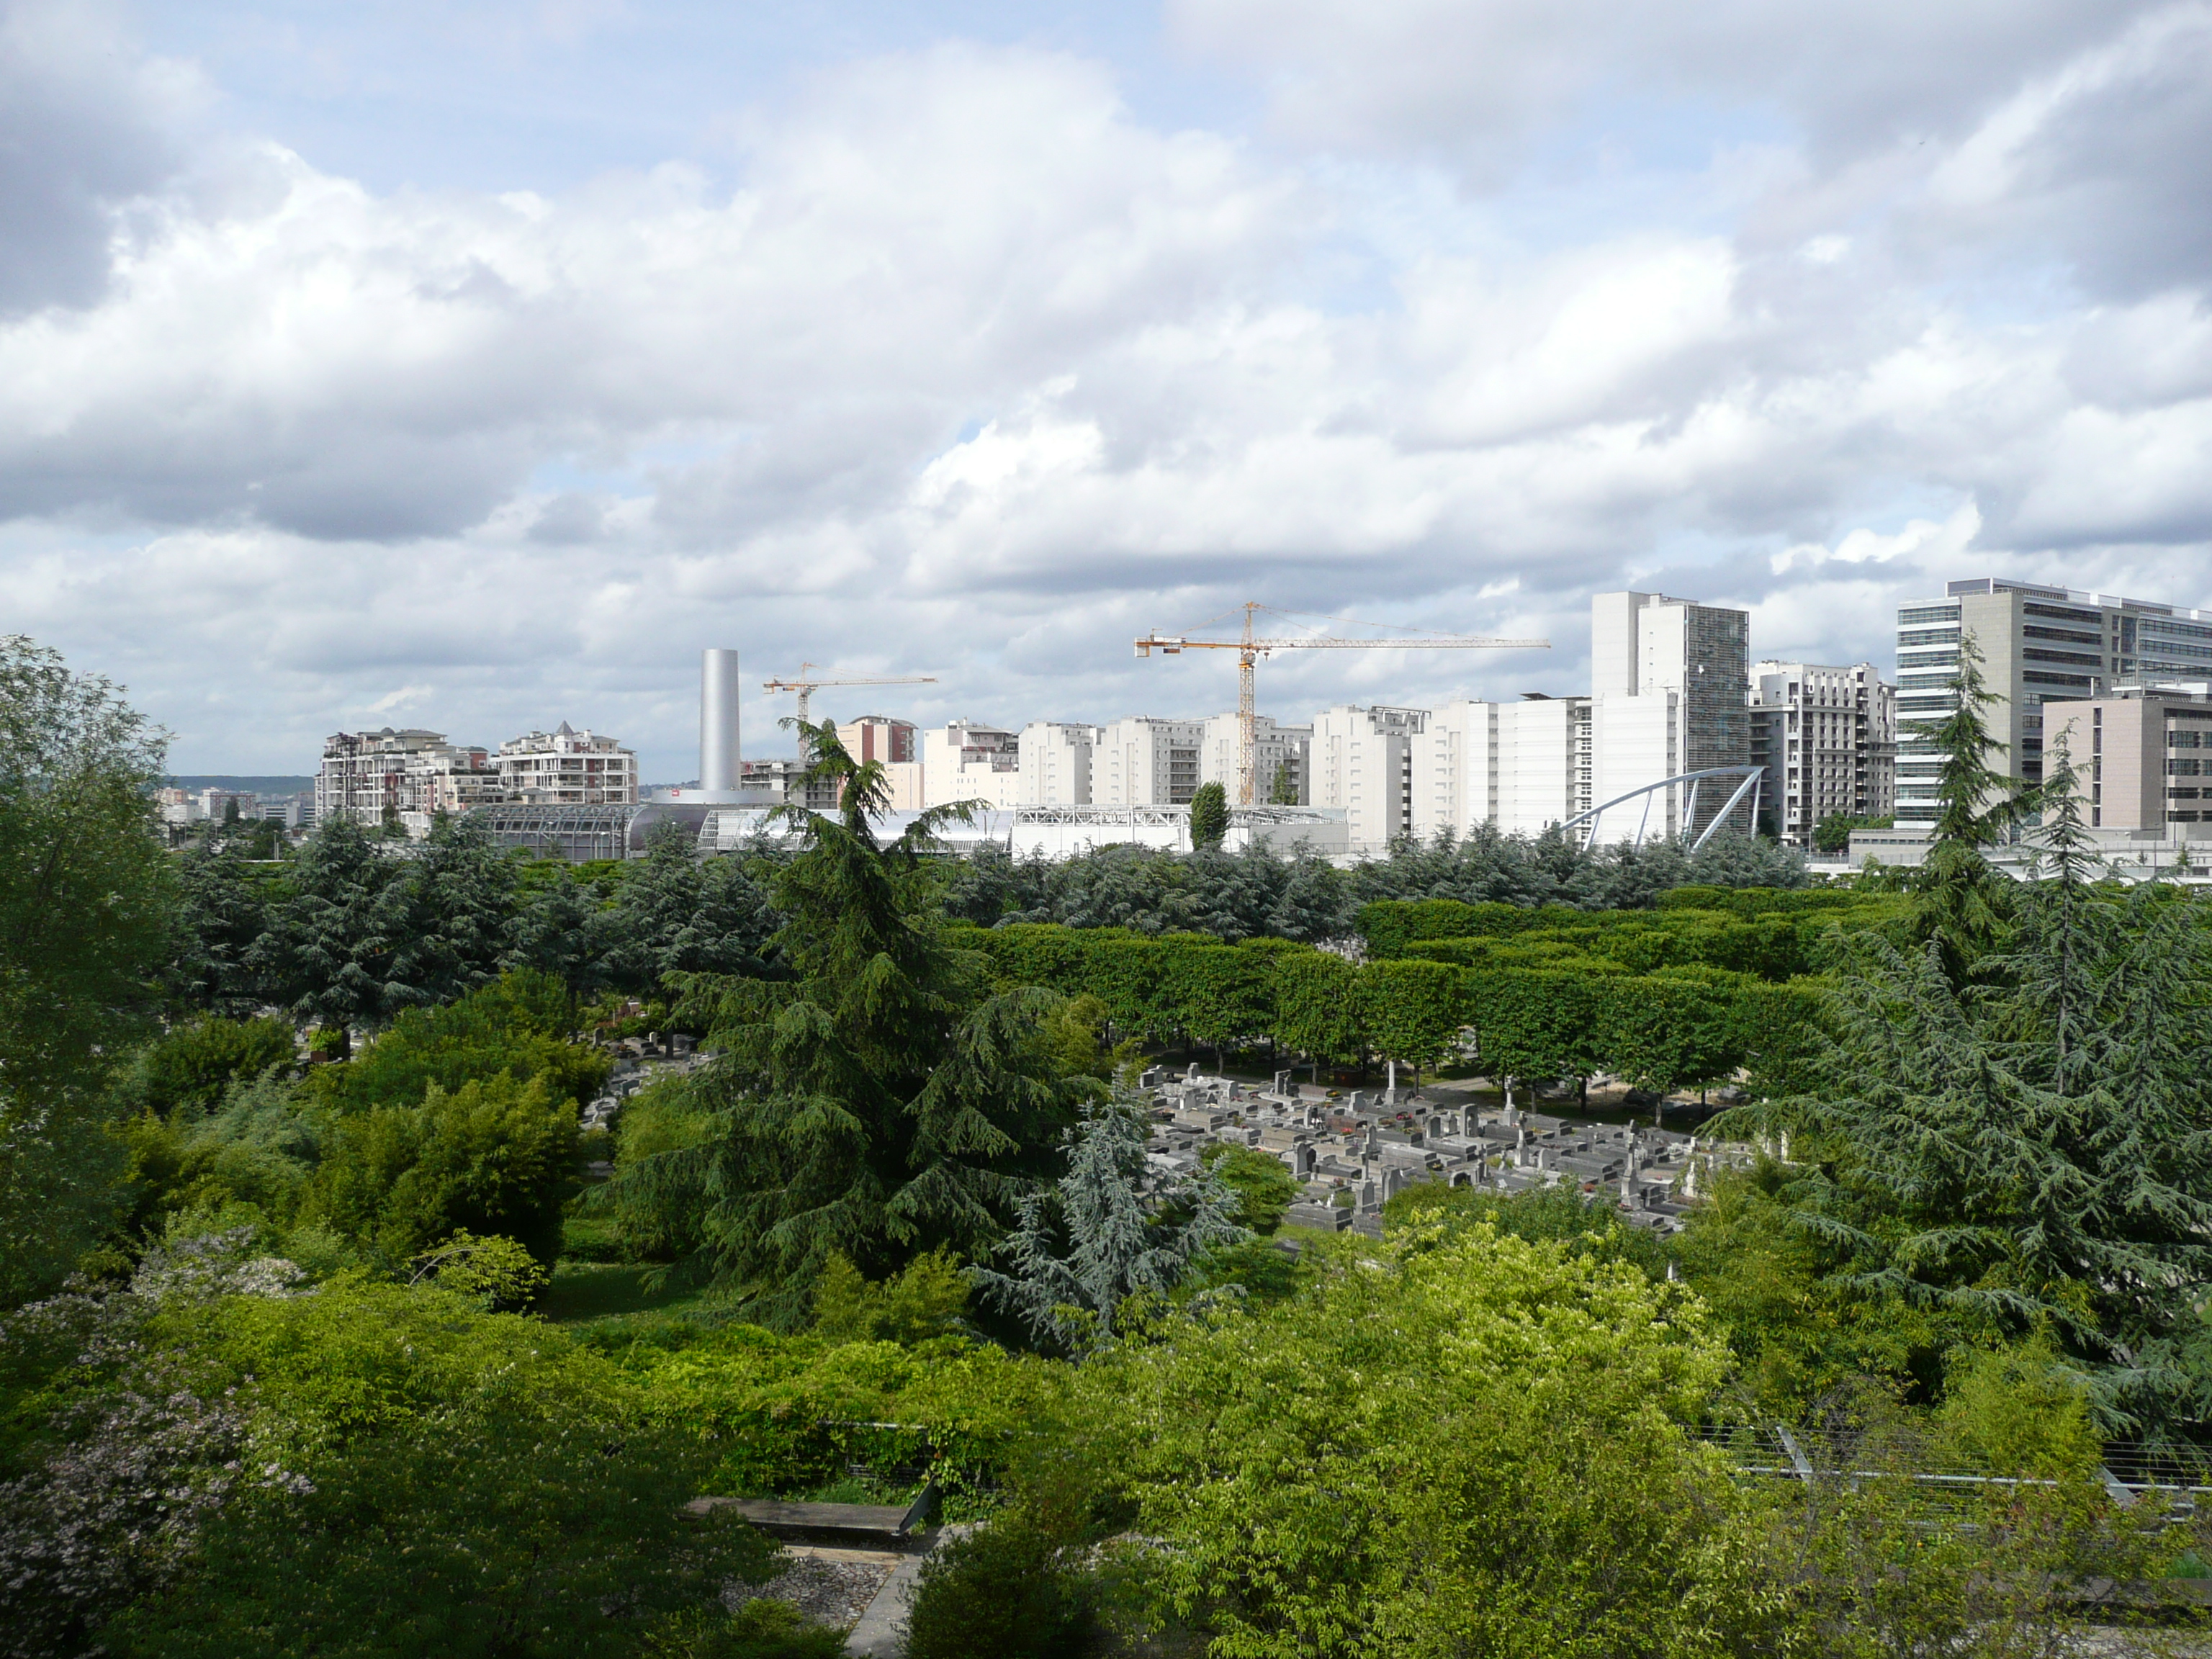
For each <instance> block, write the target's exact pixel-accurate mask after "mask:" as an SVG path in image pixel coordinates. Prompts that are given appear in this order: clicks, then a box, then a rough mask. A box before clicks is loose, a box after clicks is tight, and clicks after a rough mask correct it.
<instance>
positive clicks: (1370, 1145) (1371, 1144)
mask: <svg viewBox="0 0 2212 1659" xmlns="http://www.w3.org/2000/svg"><path fill="white" fill-rule="evenodd" d="M1381 1144H1382V1143H1381V1142H1379V1141H1378V1140H1377V1139H1376V1136H1375V1126H1374V1125H1373V1124H1372V1123H1370V1124H1369V1125H1368V1126H1367V1140H1366V1144H1365V1145H1364V1146H1362V1147H1361V1148H1360V1149H1359V1152H1360V1156H1361V1157H1362V1158H1372V1157H1374V1156H1375V1154H1376V1151H1377V1150H1378V1149H1379V1148H1380V1146H1381Z"/></svg>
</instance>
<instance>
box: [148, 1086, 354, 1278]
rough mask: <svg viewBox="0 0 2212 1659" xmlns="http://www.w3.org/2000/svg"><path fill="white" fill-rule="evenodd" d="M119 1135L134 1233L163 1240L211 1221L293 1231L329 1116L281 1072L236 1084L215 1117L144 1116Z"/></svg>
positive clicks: (213, 1225)
mask: <svg viewBox="0 0 2212 1659" xmlns="http://www.w3.org/2000/svg"><path fill="white" fill-rule="evenodd" d="M322 1139H323V1124H322V1118H321V1115H320V1114H319V1112H317V1111H316V1110H315V1109H314V1108H313V1105H312V1104H311V1103H309V1102H308V1101H307V1098H306V1096H305V1092H304V1091H302V1090H301V1087H300V1086H299V1085H297V1084H295V1083H293V1082H290V1081H289V1080H288V1079H284V1078H283V1077H282V1076H280V1075H278V1074H277V1073H275V1072H274V1071H271V1072H270V1073H265V1074H264V1075H263V1076H261V1077H259V1078H257V1079H253V1080H252V1081H251V1082H245V1083H234V1084H233V1085H231V1086H230V1087H229V1089H228V1091H226V1092H225V1094H224V1096H223V1100H222V1105H220V1106H219V1107H217V1108H216V1110H215V1111H213V1112H212V1113H209V1114H205V1115H200V1114H197V1113H185V1114H179V1115H171V1116H168V1117H162V1116H159V1115H155V1114H154V1113H152V1112H142V1113H140V1114H139V1115H137V1116H136V1117H134V1118H131V1120H129V1121H127V1122H125V1124H124V1125H123V1126H122V1127H121V1128H120V1130H119V1131H118V1140H119V1141H120V1143H121V1145H122V1146H123V1147H124V1148H125V1151H126V1152H127V1154H128V1157H129V1160H130V1162H129V1179H130V1186H131V1192H132V1194H133V1200H132V1209H131V1216H130V1224H131V1225H130V1231H131V1232H132V1233H133V1234H134V1235H136V1236H138V1237H147V1236H156V1237H158V1236H162V1235H166V1234H168V1233H170V1232H172V1231H175V1230H176V1229H178V1228H179V1227H180V1226H185V1227H187V1228H189V1225H190V1224H191V1220H192V1218H197V1220H198V1222H199V1223H200V1224H201V1225H203V1226H204V1227H215V1226H218V1225H246V1224H263V1225H270V1226H273V1227H276V1228H277V1229H280V1230H282V1229H289V1227H290V1225H292V1223H293V1221H294V1219H295V1218H296V1216H297V1214H298V1212H299V1206H300V1200H301V1197H302V1195H303V1194H305V1192H306V1190H307V1181H308V1178H309V1176H311V1175H312V1174H313V1170H314V1166H315V1164H316V1163H317V1161H318V1160H319V1158H320V1157H321V1153H322Z"/></svg>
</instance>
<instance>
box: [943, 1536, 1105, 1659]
mask: <svg viewBox="0 0 2212 1659" xmlns="http://www.w3.org/2000/svg"><path fill="white" fill-rule="evenodd" d="M1062 1543H1063V1540H1062V1539H1060V1538H1058V1537H1055V1536H1054V1528H1052V1527H1051V1525H1050V1524H1049V1522H1048V1520H1047V1519H1046V1518H1045V1517H1042V1516H1038V1515H1036V1513H1035V1512H1034V1511H1033V1510H1027V1509H1024V1510H1014V1511H1012V1512H1011V1513H1008V1514H1005V1515H1002V1516H1000V1517H998V1518H997V1519H996V1520H994V1521H993V1522H991V1523H990V1524H989V1525H987V1526H985V1527H982V1528H978V1529H977V1530H976V1531H975V1532H971V1533H969V1534H968V1535H967V1536H965V1537H963V1538H960V1539H957V1540H955V1541H952V1542H951V1543H950V1544H946V1545H945V1546H943V1547H939V1549H937V1550H936V1551H934V1552H933V1553H931V1555H930V1556H929V1558H928V1559H927V1560H926V1561H924V1562H923V1563H922V1568H921V1582H920V1583H918V1584H917V1585H916V1586H915V1597H914V1605H913V1610H912V1613H911V1614H910V1616H909V1618H908V1624H907V1644H906V1652H907V1659H1082V1656H1084V1655H1085V1654H1088V1653H1093V1652H1098V1651H1101V1650H1102V1638H1103V1632H1102V1631H1101V1629H1100V1621H1099V1618H1098V1608H1097V1601H1098V1599H1099V1598H1098V1594H1097V1588H1096V1581H1095V1580H1094V1579H1093V1578H1092V1577H1091V1576H1090V1575H1088V1574H1086V1573H1085V1572H1084V1571H1082V1569H1081V1568H1080V1567H1079V1565H1077V1564H1076V1562H1075V1561H1074V1560H1072V1559H1070V1553H1069V1552H1067V1551H1066V1550H1065V1549H1064V1548H1062V1547H1061V1546H1062Z"/></svg>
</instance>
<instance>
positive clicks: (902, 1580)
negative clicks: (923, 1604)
mask: <svg viewBox="0 0 2212 1659" xmlns="http://www.w3.org/2000/svg"><path fill="white" fill-rule="evenodd" d="M973 1530H974V1528H971V1527H965V1526H959V1527H940V1528H938V1531H937V1535H936V1536H935V1537H934V1538H933V1539H931V1540H930V1541H929V1547H928V1549H927V1550H925V1551H923V1552H922V1553H920V1554H918V1555H908V1556H906V1557H903V1558H902V1559H901V1560H900V1562H899V1564H898V1565H896V1567H893V1568H892V1569H891V1576H890V1577H889V1578H887V1579H885V1580H884V1587H883V1588H882V1589H879V1590H878V1591H877V1592H876V1599H875V1600H874V1601H871V1602H869V1603H868V1607H867V1611H866V1612H865V1613H862V1614H861V1615H860V1623H858V1624H857V1625H855V1626H853V1628H852V1629H851V1630H850V1631H848V1632H846V1636H845V1651H846V1653H847V1654H848V1655H850V1656H852V1659H902V1656H903V1655H904V1654H905V1652H906V1610H907V1604H908V1601H911V1600H912V1599H913V1595H914V1588H915V1585H916V1584H917V1583H920V1582H921V1564H922V1563H923V1562H924V1561H926V1560H927V1559H929V1558H930V1557H931V1556H932V1555H934V1554H935V1553H937V1552H938V1551H939V1550H941V1549H943V1548H944V1547H945V1546H946V1545H947V1544H949V1543H951V1541H953V1540H954V1539H956V1538H963V1537H965V1536H966V1535H967V1534H969V1532H971V1531H973Z"/></svg>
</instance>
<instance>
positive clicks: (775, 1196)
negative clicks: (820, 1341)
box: [602, 720, 1081, 1326]
mask: <svg viewBox="0 0 2212 1659" xmlns="http://www.w3.org/2000/svg"><path fill="white" fill-rule="evenodd" d="M805 738H806V741H807V745H808V748H807V752H808V753H810V754H811V757H812V759H811V765H810V767H809V769H808V770H807V772H806V774H805V781H806V782H807V783H810V784H828V785H831V786H835V787H837V788H838V790H839V791H840V793H839V807H838V811H837V812H836V815H835V816H829V815H823V814H817V813H812V812H810V811H806V810H805V809H804V808H800V807H793V808H789V809H787V821H789V822H793V823H795V824H796V825H797V826H798V827H799V829H800V830H801V832H802V833H803V834H804V836H805V838H806V842H807V845H806V847H805V850H804V851H802V852H800V853H799V854H797V855H796V856H794V857H793V858H791V859H789V860H787V861H786V862H784V863H783V864H781V866H776V867H775V868H773V869H771V870H767V871H765V872H764V873H766V875H767V877H768V879H769V890H770V897H771V899H772V901H773V902H774V904H775V909H776V911H777V912H778V913H779V915H781V917H782V923H781V927H779V928H778V930H777V932H776V934H775V941H774V942H775V947H776V949H777V950H778V951H780V952H781V958H782V961H783V963H784V964H785V966H786V968H787V971H788V972H789V974H790V975H791V977H790V978H789V979H787V980H781V981H769V980H760V979H733V978H730V977H728V976H726V975H710V974H690V975H685V974H678V975H671V983H673V984H675V985H677V986H678V987H680V988H681V989H682V990H683V992H684V999H685V1000H684V1008H685V1009H686V1011H687V1012H692V1013H694V1014H696V1015H698V1016H701V1017H703V1018H708V1020H709V1022H710V1024H711V1028H712V1029H711V1036H710V1037H709V1039H708V1041H709V1046H710V1047H713V1048H716V1049H718V1050H719V1051H720V1052H719V1054H718V1056H717V1059H716V1061H715V1063H714V1066H712V1067H711V1068H710V1069H709V1070H708V1073H705V1074H704V1076H703V1078H702V1080H701V1082H700V1083H699V1084H698V1085H696V1091H697V1093H696V1099H697V1101H698V1102H699V1103H700V1104H701V1105H702V1106H704V1107H706V1108H707V1109H710V1110H712V1111H713V1112H714V1113H715V1114H716V1129H715V1133H714V1135H713V1137H712V1138H711V1139H709V1140H708V1141H707V1142H706V1143H704V1144H702V1145H700V1146H692V1147H688V1148H684V1149H682V1150H678V1151H672V1152H664V1153H659V1154H657V1155H655V1156H654V1157H652V1158H645V1159H641V1160H640V1161H638V1162H637V1163H636V1164H633V1165H631V1166H629V1168H628V1169H627V1170H623V1171H621V1172H618V1173H617V1176H616V1177H615V1179H614V1181H613V1182H611V1183H610V1185H609V1188H606V1189H603V1190H605V1191H606V1192H607V1197H606V1199H605V1200H602V1201H604V1202H607V1203H609V1204H615V1205H618V1204H620V1203H622V1202H623V1201H625V1200H629V1199H635V1200H639V1201H642V1202H650V1203H653V1204H656V1205H659V1206H663V1207H665V1206H668V1205H670V1204H675V1205H679V1206H689V1207H690V1209H691V1210H692V1212H694V1213H696V1215H697V1217H698V1218H699V1221H698V1228H699V1232H700V1235H701V1236H702V1237H703V1238H704V1239H705V1241H706V1243H705V1244H704V1246H703V1247H702V1249H701V1251H700V1252H699V1254H698V1255H697V1256H696V1259H695V1260H694V1261H692V1262H691V1263H690V1267H691V1268H692V1270H693V1271H696V1272H701V1273H710V1274H712V1275H713V1276H714V1277H715V1278H717V1279H720V1280H722V1281H723V1282H725V1283H727V1284H729V1285H732V1287H734V1288H735V1289H736V1290H737V1291H738V1293H739V1294H740V1296H741V1297H742V1298H743V1299H744V1303H745V1305H746V1307H747V1310H748V1312H749V1314H750V1316H752V1317H755V1318H757V1319H761V1320H763V1321H767V1322H772V1323H776V1324H781V1325H787V1326H788V1325H793V1324H796V1323H799V1322H801V1321H803V1319H804V1318H805V1315H806V1313H807V1310H808V1307H809V1303H810V1298H811V1292H812V1287H813V1285H814V1282H815V1280H816V1279H817V1278H818V1277H819V1275H820V1274H821V1273H822V1272H823V1270H824V1268H825V1267H826V1265H827V1264H828V1262H829V1259H830V1258H831V1256H832V1255H844V1256H845V1257H846V1258H848V1260H850V1261H852V1262H853V1263H854V1265H855V1266H857V1267H860V1269H861V1271H862V1272H863V1273H867V1274H868V1275H870V1276H872V1277H880V1276H882V1275H883V1274H884V1273H889V1272H890V1271H892V1270H894V1269H896V1267H899V1266H900V1265H902V1263H904V1262H906V1261H910V1260H911V1259H912V1258H913V1257H914V1256H915V1255H920V1254H921V1253H923V1252H925V1251H927V1250H929V1249H934V1248H937V1247H939V1246H947V1247H950V1248H951V1249H954V1250H956V1251H957V1252H959V1253H961V1254H963V1255H968V1256H969V1257H971V1258H972V1257H974V1256H975V1255H981V1254H982V1253H984V1252H986V1251H987V1250H988V1249H990V1248H991V1247H992V1246H993V1245H994V1243H996V1241H997V1239H998V1237H999V1236H1000V1233H1001V1232H1002V1231H1003V1230H1004V1228H1005V1226H1006V1224H1007V1223H1008V1222H1009V1221H1010V1220H1011V1219H1012V1215H1013V1212H1014V1205H1015V1201H1016V1200H1017V1199H1018V1196H1019V1194H1020V1193H1021V1192H1022V1191H1023V1189H1024V1187H1025V1185H1026V1184H1027V1182H1029V1181H1030V1180H1033V1179H1035V1178H1036V1177H1039V1176H1044V1175H1046V1174H1048V1173H1050V1172H1051V1170H1052V1169H1053V1167H1054V1162H1055V1158H1056V1143H1057V1141H1058V1139H1059V1134H1060V1130H1061V1129H1062V1128H1063V1127H1065V1125H1066V1123H1067V1121H1069V1119H1070V1116H1071V1115H1072V1111H1073V1101H1074V1099H1075V1098H1076V1097H1077V1096H1078V1095H1079V1093H1080V1092H1081V1080H1070V1079H1063V1078H1061V1077H1060V1075H1059V1073H1058V1072H1057V1069H1056V1068H1055V1067H1054V1065H1053V1064H1052V1062H1051V1059H1050V1056H1049V1054H1048V1049H1047V1046H1046V1044H1045V1042H1044V1041H1043V1039H1042V1036H1041V1034H1040V1029H1039V1028H1040V1025H1041V1024H1042V1020H1043V1018H1045V1017H1046V1015H1047V1014H1048V1013H1049V1012H1051V1011H1052V1009H1053V1008H1054V1007H1055V1006H1057V1002H1058V999H1056V998H1055V997H1054V996H1052V995H1051V994H1049V993H1047V992H1043V991H1040V990H1036V989H1029V988H1024V989H1018V990H1013V991H1009V992H1005V993H1001V994H990V992H989V990H988V974H987V963H986V962H985V960H984V958H983V957H981V955H980V954H978V953H973V952H968V951H960V950H957V949H955V948H954V947H953V946H952V945H951V944H949V943H948V941H947V939H946V933H947V929H946V926H945V921H944V918H943V916H942V914H941V912H940V910H939V906H938V897H939V888H940V878H939V874H938V872H936V871H935V870H934V869H933V868H932V867H931V866H930V863H929V861H928V860H926V859H925V858H924V856H923V855H924V854H925V853H926V852H927V849H928V848H929V847H930V845H931V836H932V835H933V832H934V831H935V830H936V829H938V828H939V826H941V825H942V824H943V823H945V821H946V820H947V819H948V818H953V817H966V816H967V815H968V814H969V811H971V810H972V808H971V806H970V805H967V804H963V805H955V806H950V807H939V808H937V809H935V810H933V811H929V812H926V813H923V814H921V815H920V816H919V817H917V818H916V819H915V821H914V822H913V823H911V824H910V825H909V826H908V829H906V830H905V831H904V832H903V833H902V834H901V835H900V836H898V837H897V838H896V840H894V841H893V842H890V844H889V845H888V846H885V845H882V844H879V843H878V839H877V836H876V830H875V824H876V823H877V821H878V820H879V819H881V818H882V817H884V816H885V815H886V814H887V811H888V808H889V799H890V787H889V781H888V775H887V774H886V772H885V770H884V766H883V764H882V763H880V762H877V761H867V762H860V761H855V760H854V758H853V757H852V756H851V755H850V754H849V753H848V752H847V750H845V748H844V745H843V744H842V743H840V742H839V741H838V738H837V732H836V726H835V725H834V723H832V722H829V721H827V720H825V721H823V722H822V723H821V724H820V725H819V726H809V727H806V728H805Z"/></svg>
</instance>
